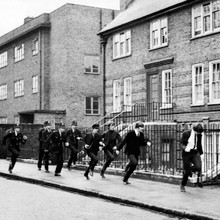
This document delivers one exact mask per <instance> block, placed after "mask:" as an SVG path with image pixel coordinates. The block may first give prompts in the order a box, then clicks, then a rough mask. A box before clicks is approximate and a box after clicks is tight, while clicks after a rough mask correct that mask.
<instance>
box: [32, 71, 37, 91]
mask: <svg viewBox="0 0 220 220" xmlns="http://www.w3.org/2000/svg"><path fill="white" fill-rule="evenodd" d="M38 80H39V77H38V75H35V76H32V93H33V94H35V93H38V88H39V86H38V85H39V81H38Z"/></svg>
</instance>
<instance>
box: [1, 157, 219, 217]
mask: <svg viewBox="0 0 220 220" xmlns="http://www.w3.org/2000/svg"><path fill="white" fill-rule="evenodd" d="M8 165H9V161H7V160H4V159H1V160H0V176H4V177H8V178H13V179H18V180H22V181H26V182H31V183H35V184H40V185H46V186H50V187H56V188H59V189H61V190H65V191H71V192H78V193H82V194H84V195H88V196H94V197H99V198H104V199H107V200H111V201H114V202H120V203H124V204H128V205H135V206H138V207H142V208H149V209H151V210H156V211H160V212H163V213H167V214H175V215H177V216H181V217H186V218H192V219H199V220H202V219H220V211H219V210H220V208H219V206H220V186H205V187H203V188H198V187H186V190H187V192H186V193H183V192H180V189H179V186H178V185H174V184H167V183H161V182H155V181H149V180H141V179H137V178H130V182H131V184H130V185H125V184H124V183H123V182H122V177H121V176H117V175H110V174H106V178H105V179H103V178H101V176H100V175H99V173H97V172H95V173H94V176H93V177H91V178H90V180H86V179H85V177H84V176H83V173H84V171H82V170H77V169H72V170H71V171H69V170H67V169H66V168H63V170H62V173H61V175H62V176H61V177H55V176H54V170H55V166H50V171H51V173H45V172H44V171H43V170H42V171H38V169H37V165H36V164H31V163H24V162H17V163H16V165H15V168H14V170H13V174H9V173H8Z"/></svg>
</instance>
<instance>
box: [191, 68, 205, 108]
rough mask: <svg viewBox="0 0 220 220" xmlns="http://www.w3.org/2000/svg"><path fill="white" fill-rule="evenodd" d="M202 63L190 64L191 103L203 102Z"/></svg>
mask: <svg viewBox="0 0 220 220" xmlns="http://www.w3.org/2000/svg"><path fill="white" fill-rule="evenodd" d="M203 75H204V73H203V64H197V65H193V66H192V104H193V105H197V104H203V102H204V92H203V90H204V80H203Z"/></svg>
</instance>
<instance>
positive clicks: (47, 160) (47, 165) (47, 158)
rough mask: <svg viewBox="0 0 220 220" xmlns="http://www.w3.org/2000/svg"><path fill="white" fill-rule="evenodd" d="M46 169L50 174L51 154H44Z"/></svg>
mask: <svg viewBox="0 0 220 220" xmlns="http://www.w3.org/2000/svg"><path fill="white" fill-rule="evenodd" d="M44 167H45V171H46V172H49V152H44Z"/></svg>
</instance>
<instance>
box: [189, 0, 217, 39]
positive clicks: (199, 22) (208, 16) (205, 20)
mask: <svg viewBox="0 0 220 220" xmlns="http://www.w3.org/2000/svg"><path fill="white" fill-rule="evenodd" d="M192 28H193V30H192V36H193V37H195V36H199V35H203V34H207V33H210V32H214V31H219V30H220V0H215V1H211V2H208V3H206V4H200V5H197V6H195V7H193V8H192Z"/></svg>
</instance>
